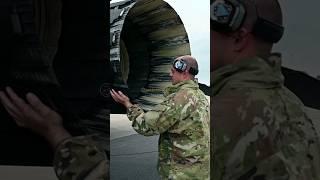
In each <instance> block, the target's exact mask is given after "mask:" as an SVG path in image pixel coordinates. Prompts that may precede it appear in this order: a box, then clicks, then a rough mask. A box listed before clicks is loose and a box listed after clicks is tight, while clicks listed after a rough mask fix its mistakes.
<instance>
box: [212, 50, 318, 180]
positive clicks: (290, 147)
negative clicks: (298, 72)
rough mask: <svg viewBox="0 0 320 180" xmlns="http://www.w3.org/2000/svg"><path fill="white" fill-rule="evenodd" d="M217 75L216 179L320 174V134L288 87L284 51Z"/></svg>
mask: <svg viewBox="0 0 320 180" xmlns="http://www.w3.org/2000/svg"><path fill="white" fill-rule="evenodd" d="M212 75H213V82H212V83H213V87H214V88H213V95H214V96H213V104H212V114H211V116H213V121H212V124H211V125H212V127H211V129H213V134H214V135H213V136H214V140H213V142H214V143H212V145H213V147H212V148H213V150H212V153H213V155H212V157H213V158H212V159H211V160H213V162H212V164H211V165H212V166H213V167H212V169H213V171H212V175H213V179H214V180H319V179H320V146H319V138H318V136H317V133H316V130H315V127H314V125H313V123H312V121H311V120H310V118H308V117H307V115H306V113H305V110H304V106H303V104H302V102H301V101H300V100H299V99H298V98H297V97H296V96H295V95H294V94H293V93H291V92H290V91H289V90H288V89H287V88H285V87H284V78H283V76H282V74H281V59H280V55H276V54H274V55H272V56H270V57H269V58H266V59H262V58H259V57H254V58H251V59H247V60H243V61H241V62H240V63H238V64H234V65H228V66H225V67H222V68H220V69H218V70H216V71H214V72H213V74H212ZM297 83H303V82H297ZM301 85H303V84H301Z"/></svg>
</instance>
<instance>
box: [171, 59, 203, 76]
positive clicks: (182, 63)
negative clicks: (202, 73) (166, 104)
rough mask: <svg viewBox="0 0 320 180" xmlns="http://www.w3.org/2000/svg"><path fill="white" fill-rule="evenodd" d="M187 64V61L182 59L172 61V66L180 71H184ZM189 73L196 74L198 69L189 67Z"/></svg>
mask: <svg viewBox="0 0 320 180" xmlns="http://www.w3.org/2000/svg"><path fill="white" fill-rule="evenodd" d="M187 66H188V64H187V62H186V61H185V60H183V59H176V60H175V61H174V62H173V68H174V69H175V70H177V71H178V72H180V73H182V72H185V71H186V70H187ZM189 73H190V74H192V75H194V76H195V75H197V74H198V69H195V68H193V67H190V68H189Z"/></svg>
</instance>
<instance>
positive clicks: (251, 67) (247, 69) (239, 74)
mask: <svg viewBox="0 0 320 180" xmlns="http://www.w3.org/2000/svg"><path fill="white" fill-rule="evenodd" d="M211 77H212V81H211V82H212V84H213V95H216V94H218V93H219V92H220V90H221V89H223V88H241V87H247V88H248V87H249V88H263V89H265V88H274V87H280V86H282V85H283V83H284V77H283V75H282V73H281V55H280V54H276V53H275V54H272V55H271V56H269V57H268V58H266V59H263V58H261V57H253V58H248V59H244V60H242V61H240V62H239V63H236V64H231V65H227V66H224V67H222V68H219V69H217V70H216V71H214V72H213V73H212V74H211Z"/></svg>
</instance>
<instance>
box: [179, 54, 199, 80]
mask: <svg viewBox="0 0 320 180" xmlns="http://www.w3.org/2000/svg"><path fill="white" fill-rule="evenodd" d="M177 59H183V60H184V61H185V62H186V63H187V70H188V71H189V73H190V74H191V75H192V76H195V75H197V74H198V71H199V69H198V62H197V60H196V59H195V58H194V57H192V56H190V55H185V56H181V57H179V58H177Z"/></svg>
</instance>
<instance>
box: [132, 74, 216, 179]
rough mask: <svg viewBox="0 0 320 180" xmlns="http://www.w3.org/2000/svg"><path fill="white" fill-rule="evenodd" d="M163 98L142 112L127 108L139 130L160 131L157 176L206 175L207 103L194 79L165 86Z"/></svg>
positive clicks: (180, 177) (207, 156)
mask: <svg viewBox="0 0 320 180" xmlns="http://www.w3.org/2000/svg"><path fill="white" fill-rule="evenodd" d="M164 96H165V97H166V98H165V100H164V101H163V102H162V103H161V104H159V105H157V106H155V107H154V109H153V110H151V111H148V112H144V111H143V110H142V109H141V108H140V107H139V106H137V105H134V106H132V107H131V108H129V110H128V117H129V119H130V120H131V121H132V127H133V128H134V129H135V130H136V131H137V132H138V133H140V134H142V135H145V136H151V135H156V134H160V139H159V162H158V168H159V173H160V176H161V179H183V180H185V179H201V180H204V179H209V156H210V153H209V152H210V150H209V141H210V137H209V136H210V133H209V119H210V117H209V103H208V100H207V99H206V97H205V95H204V94H203V92H202V91H201V90H200V89H199V86H198V84H197V83H196V82H195V81H192V80H188V81H183V82H181V83H178V84H176V85H172V86H169V87H167V88H166V89H165V91H164Z"/></svg>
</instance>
